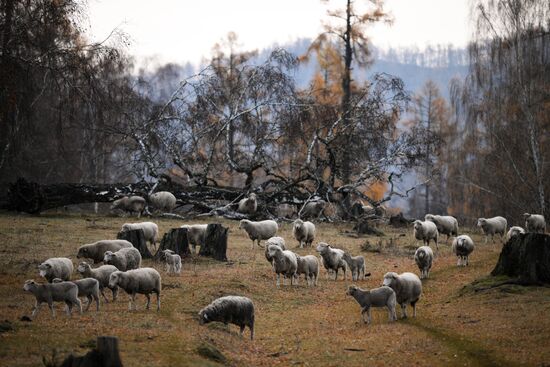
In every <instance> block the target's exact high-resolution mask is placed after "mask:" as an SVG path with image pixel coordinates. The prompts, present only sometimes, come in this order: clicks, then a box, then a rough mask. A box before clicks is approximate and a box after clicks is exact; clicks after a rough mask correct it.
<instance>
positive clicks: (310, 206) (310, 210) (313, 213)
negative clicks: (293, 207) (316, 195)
mask: <svg viewBox="0 0 550 367" xmlns="http://www.w3.org/2000/svg"><path fill="white" fill-rule="evenodd" d="M326 205H327V202H326V201H324V200H321V199H319V200H315V201H310V202H308V203H307V204H306V205H304V206H303V208H302V212H301V213H299V214H300V217H301V218H319V216H320V215H321V214H323V210H325V207H326Z"/></svg>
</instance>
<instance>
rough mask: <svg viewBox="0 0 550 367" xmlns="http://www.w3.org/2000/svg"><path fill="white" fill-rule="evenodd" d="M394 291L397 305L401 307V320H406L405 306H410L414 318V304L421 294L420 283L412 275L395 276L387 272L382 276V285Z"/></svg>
mask: <svg viewBox="0 0 550 367" xmlns="http://www.w3.org/2000/svg"><path fill="white" fill-rule="evenodd" d="M382 285H385V286H388V287H390V288H391V289H393V290H394V291H395V297H396V300H397V303H399V304H400V305H401V313H402V317H403V318H407V304H409V303H410V304H411V306H412V308H413V317H416V302H418V300H419V299H420V295H421V294H422V282H421V281H420V279H419V278H418V276H416V274H413V273H401V274H397V273H394V272H389V273H386V274H385V275H384V283H383V284H382Z"/></svg>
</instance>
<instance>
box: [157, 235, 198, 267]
mask: <svg viewBox="0 0 550 367" xmlns="http://www.w3.org/2000/svg"><path fill="white" fill-rule="evenodd" d="M164 250H172V251H174V252H175V253H176V254H178V255H180V256H181V257H182V258H184V257H188V256H190V255H191V252H190V251H189V241H188V239H187V228H172V229H170V231H168V232H167V233H165V234H164V236H163V237H162V240H161V241H160V245H159V249H158V251H157V253H156V254H155V260H160V259H161V254H162V251H164Z"/></svg>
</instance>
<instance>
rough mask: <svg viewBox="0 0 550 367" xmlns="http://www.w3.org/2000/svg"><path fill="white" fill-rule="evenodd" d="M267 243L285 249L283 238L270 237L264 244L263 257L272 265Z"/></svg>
mask: <svg viewBox="0 0 550 367" xmlns="http://www.w3.org/2000/svg"><path fill="white" fill-rule="evenodd" d="M269 245H275V246H279V247H280V248H281V250H283V251H284V250H286V245H285V239H284V238H282V237H271V238H269V239H268V240H267V242H266V245H265V259H266V260H267V261H268V262H269V263H270V264H271V265H273V258H272V257H271V256H270V255H269V251H268V250H269Z"/></svg>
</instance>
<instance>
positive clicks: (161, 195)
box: [149, 191, 176, 213]
mask: <svg viewBox="0 0 550 367" xmlns="http://www.w3.org/2000/svg"><path fill="white" fill-rule="evenodd" d="M149 202H150V203H151V206H152V207H153V208H154V209H155V210H158V211H161V212H164V213H171V212H172V210H174V208H175V207H176V197H175V196H174V194H172V193H171V192H168V191H159V192H156V193H154V194H152V195H149Z"/></svg>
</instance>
